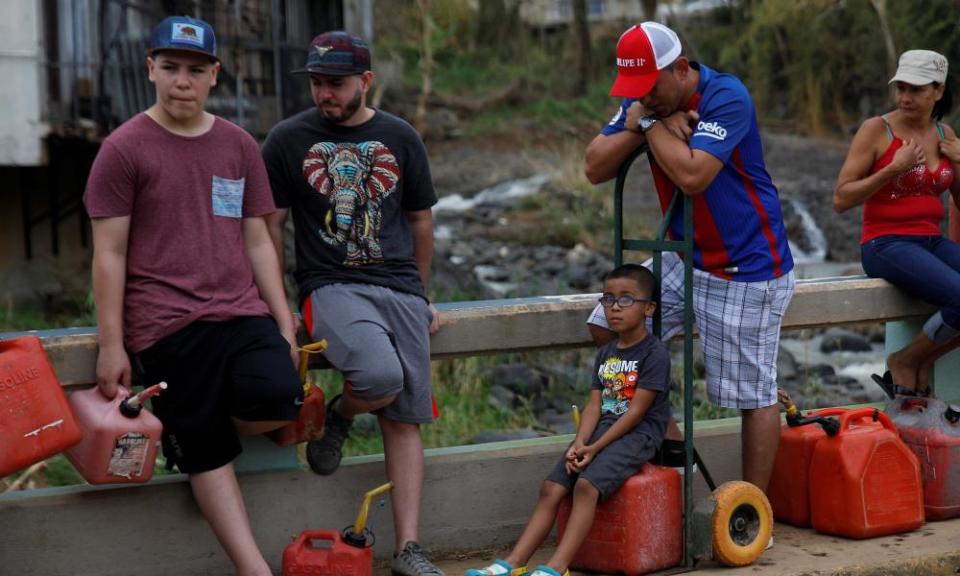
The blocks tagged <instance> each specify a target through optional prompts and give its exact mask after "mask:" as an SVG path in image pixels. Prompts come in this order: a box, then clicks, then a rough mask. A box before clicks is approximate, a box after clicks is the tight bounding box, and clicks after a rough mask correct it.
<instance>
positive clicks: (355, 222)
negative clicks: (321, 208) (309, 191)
mask: <svg viewBox="0 0 960 576" xmlns="http://www.w3.org/2000/svg"><path fill="white" fill-rule="evenodd" d="M303 175H304V176H306V178H307V181H308V182H309V183H310V186H312V187H313V189H314V190H316V191H317V192H319V193H320V194H322V195H323V196H325V197H326V198H327V200H328V201H329V202H330V204H331V207H330V209H329V210H328V211H327V215H326V218H325V219H324V222H323V225H322V226H321V227H320V229H319V230H317V232H318V234H319V235H320V237H321V238H322V239H323V240H324V241H325V242H327V243H328V244H330V245H332V246H345V247H346V252H347V254H346V259H345V260H344V262H343V263H344V264H345V265H347V266H359V265H364V264H377V263H380V262H383V249H382V247H381V246H380V230H381V226H382V224H383V214H382V206H383V201H384V200H385V199H386V198H387V197H388V196H390V195H391V194H393V193H394V191H396V188H397V181H398V180H399V179H400V167H399V166H398V165H397V159H396V158H395V157H394V155H393V154H392V153H391V152H390V149H389V148H387V147H386V146H385V145H384V144H382V143H380V142H376V141H368V142H361V143H359V144H354V143H349V142H345V143H339V144H334V143H332V142H319V143H317V144H314V145H313V146H312V147H310V150H309V151H308V152H307V156H306V158H304V160H303Z"/></svg>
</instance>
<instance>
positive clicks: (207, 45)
mask: <svg viewBox="0 0 960 576" xmlns="http://www.w3.org/2000/svg"><path fill="white" fill-rule="evenodd" d="M162 50H176V51H180V52H196V53H198V54H204V55H206V56H209V57H210V58H212V59H213V60H216V61H217V62H219V61H220V59H219V58H217V37H216V36H215V35H214V33H213V26H210V25H209V24H207V23H206V22H204V21H203V20H200V19H198V18H190V17H189V16H169V17H167V18H164V19H163V22H161V23H159V24H157V27H156V28H154V29H153V34H151V35H150V47H149V48H147V53H148V54H150V55H151V56H153V55H154V54H156V53H157V52H160V51H162Z"/></svg>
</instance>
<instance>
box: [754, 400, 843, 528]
mask: <svg viewBox="0 0 960 576" xmlns="http://www.w3.org/2000/svg"><path fill="white" fill-rule="evenodd" d="M846 411H847V409H845V408H825V409H823V410H815V411H813V412H810V413H809V414H808V415H807V416H808V418H815V417H828V416H839V415H840V414H843V413H844V412H846ZM826 437H827V434H826V432H824V431H823V428H821V427H820V426H819V425H818V424H816V423H811V424H805V425H803V426H788V425H787V424H783V425H782V426H781V427H780V447H779V448H778V449H777V459H776V461H775V463H774V465H773V475H772V476H771V477H770V485H769V486H768V487H767V499H769V500H770V506H771V507H772V508H773V515H774V517H775V518H776V519H777V520H778V521H780V522H784V523H786V524H791V525H793V526H799V527H801V528H807V527H809V526H810V495H809V492H810V462H811V460H813V449H814V448H815V447H816V446H817V442H819V441H820V440H821V439H822V438H826Z"/></svg>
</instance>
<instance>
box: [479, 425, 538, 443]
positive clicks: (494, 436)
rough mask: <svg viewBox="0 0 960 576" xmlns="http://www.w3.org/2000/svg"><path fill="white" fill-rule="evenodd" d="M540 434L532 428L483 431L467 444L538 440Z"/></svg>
mask: <svg viewBox="0 0 960 576" xmlns="http://www.w3.org/2000/svg"><path fill="white" fill-rule="evenodd" d="M539 437H540V433H539V432H537V431H536V430H534V429H532V428H521V429H520V430H484V431H483V432H479V433H477V434H476V435H474V437H473V438H471V439H470V440H469V442H468V444H486V443H487V442H506V441H508V440H528V439H530V438H539Z"/></svg>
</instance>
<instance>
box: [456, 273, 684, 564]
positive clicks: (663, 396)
mask: <svg viewBox="0 0 960 576" xmlns="http://www.w3.org/2000/svg"><path fill="white" fill-rule="evenodd" d="M655 283H656V280H655V278H654V276H653V274H652V273H651V272H650V271H649V270H648V269H646V268H644V267H643V266H639V265H636V264H625V265H623V266H620V267H618V268H616V269H614V270H613V271H611V272H609V273H608V274H607V275H606V276H604V279H603V296H602V297H601V298H600V303H601V304H602V305H603V311H604V315H605V316H606V320H607V323H608V325H609V326H610V329H611V330H612V331H613V332H615V333H616V338H615V339H614V340H613V341H611V342H609V343H607V344H605V345H604V346H602V347H601V348H600V350H599V352H598V353H597V360H596V363H595V372H594V377H593V382H592V386H591V388H592V389H591V391H590V399H589V401H588V402H587V406H586V408H585V409H584V410H583V417H582V420H581V423H580V429H579V430H578V431H577V435H576V437H575V438H574V441H573V444H571V445H570V447H569V448H568V449H567V451H566V453H565V454H564V456H563V458H562V459H561V460H560V462H558V463H557V465H556V467H555V468H554V469H553V471H552V472H550V475H549V476H547V479H546V480H545V481H544V482H543V487H542V488H541V490H540V500H539V502H537V506H536V508H534V510H533V515H532V516H531V517H530V520H529V522H527V526H526V528H524V530H523V533H522V534H521V535H520V539H519V540H518V541H517V543H516V545H514V547H513V550H512V551H511V552H510V554H509V555H508V556H507V557H506V558H504V559H502V560H494V561H493V563H492V564H490V565H489V566H487V567H486V568H482V569H472V570H467V571H466V576H521V575H526V574H529V575H530V576H568V575H569V571H568V570H567V568H568V566H569V564H570V561H571V560H572V559H573V556H574V555H575V554H576V552H577V550H578V549H579V548H580V545H581V544H582V543H583V540H584V538H585V537H586V535H587V533H588V532H589V531H590V526H591V525H592V524H593V517H594V512H595V511H596V506H597V503H598V502H599V501H600V500H603V499H605V498H607V497H608V496H610V495H612V494H613V493H614V492H616V491H617V490H618V489H619V488H620V486H621V485H623V483H624V482H625V481H626V480H627V478H629V477H630V476H632V475H634V474H636V473H637V472H639V471H640V468H641V467H643V465H644V464H645V463H646V462H647V461H648V460H650V458H651V457H653V454H654V452H655V451H656V449H657V448H658V447H659V446H660V443H661V442H662V441H663V437H664V434H665V433H666V428H667V421H668V420H669V419H670V401H669V398H668V394H669V391H670V356H669V354H668V353H667V348H666V347H665V346H664V345H663V343H662V342H660V341H659V340H658V339H657V338H656V337H655V336H653V335H652V334H650V333H649V332H648V331H647V319H648V318H650V317H651V316H653V313H654V311H655V310H656V308H657V305H656V303H655V302H653V300H652V295H653V293H654V287H655ZM571 492H572V493H573V509H572V511H571V513H570V520H569V522H568V524H567V530H566V532H565V533H564V535H563V538H562V539H561V540H560V543H559V545H558V546H557V550H556V551H555V552H554V554H553V556H551V557H550V559H549V560H548V561H547V563H546V564H545V565H542V566H537V567H536V569H534V570H532V571H528V570H527V568H526V566H525V564H526V563H527V561H528V560H529V559H530V557H531V556H532V555H533V553H534V552H535V551H536V550H537V548H538V547H539V546H540V544H541V543H542V542H543V540H544V539H545V538H546V537H547V535H548V534H549V533H550V530H551V528H552V527H553V523H554V520H555V519H556V516H557V509H558V508H559V506H560V503H561V501H562V500H563V499H564V498H565V497H566V496H567V494H569V493H571Z"/></svg>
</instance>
